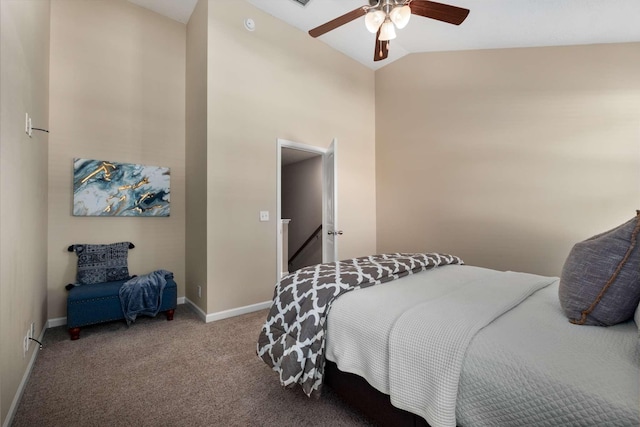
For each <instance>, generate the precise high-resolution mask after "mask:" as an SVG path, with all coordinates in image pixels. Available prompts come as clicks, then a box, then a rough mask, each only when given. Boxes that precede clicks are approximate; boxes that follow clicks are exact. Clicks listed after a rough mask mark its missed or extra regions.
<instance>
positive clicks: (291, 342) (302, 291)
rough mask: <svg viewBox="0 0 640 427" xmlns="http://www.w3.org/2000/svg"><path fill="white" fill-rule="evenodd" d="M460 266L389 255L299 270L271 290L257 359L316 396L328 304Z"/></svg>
mask: <svg viewBox="0 0 640 427" xmlns="http://www.w3.org/2000/svg"><path fill="white" fill-rule="evenodd" d="M449 264H463V261H462V260H461V259H460V258H458V257H457V256H454V255H447V254H438V253H411V254H410V253H394V254H382V255H372V256H368V257H360V258H353V259H350V260H345V261H339V262H334V263H327V264H318V265H315V266H310V267H305V268H302V269H300V270H298V271H296V272H294V273H292V274H289V275H287V276H285V277H284V278H283V279H282V280H281V281H280V282H279V283H278V284H277V286H276V289H275V291H274V296H273V304H272V305H271V310H270V312H269V315H268V317H267V321H266V322H265V324H264V326H263V327H262V331H261V332H260V336H259V338H258V344H257V354H258V356H259V357H260V358H261V359H262V360H263V361H264V362H265V363H266V364H267V365H269V366H271V367H272V368H273V370H274V371H276V372H278V374H279V375H280V384H281V385H283V386H293V385H295V384H300V385H301V386H302V389H303V390H304V392H305V393H306V394H307V395H308V396H311V395H317V394H319V392H320V390H321V387H322V379H323V374H324V348H325V340H324V337H325V322H326V318H327V314H328V313H329V309H330V308H331V303H332V302H333V300H334V299H335V298H337V297H338V296H340V295H342V294H343V293H345V292H349V291H352V290H356V289H361V288H365V287H369V286H372V285H376V284H380V283H385V282H389V281H391V280H394V279H398V278H400V277H404V276H407V275H409V274H414V273H417V272H420V271H423V270H428V269H431V268H434V267H438V266H442V265H449Z"/></svg>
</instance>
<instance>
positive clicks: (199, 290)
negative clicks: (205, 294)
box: [198, 286, 202, 298]
mask: <svg viewBox="0 0 640 427" xmlns="http://www.w3.org/2000/svg"><path fill="white" fill-rule="evenodd" d="M198 298H202V286H198Z"/></svg>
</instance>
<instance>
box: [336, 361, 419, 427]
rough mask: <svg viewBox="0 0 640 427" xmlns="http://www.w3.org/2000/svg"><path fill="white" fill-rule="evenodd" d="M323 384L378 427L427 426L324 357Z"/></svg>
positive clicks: (366, 383) (359, 378)
mask: <svg viewBox="0 0 640 427" xmlns="http://www.w3.org/2000/svg"><path fill="white" fill-rule="evenodd" d="M324 383H325V384H326V385H328V386H329V387H331V389H332V390H333V391H335V393H336V394H337V395H338V396H339V397H340V399H342V400H343V401H344V402H346V403H347V404H348V405H349V406H351V407H353V408H355V409H357V410H359V411H360V412H362V413H363V414H364V415H365V416H366V417H367V418H368V419H370V420H371V421H372V422H374V423H375V424H376V425H379V426H393V427H429V424H428V423H427V422H426V421H425V420H424V418H422V417H420V416H418V415H416V414H412V413H411V412H407V411H404V410H402V409H398V408H396V407H395V406H393V405H392V404H391V398H390V397H389V396H388V395H386V394H384V393H381V392H379V391H378V390H376V389H375V388H373V387H372V386H371V385H369V383H368V382H367V381H366V380H365V379H364V378H362V377H359V376H358V375H355V374H351V373H348V372H342V371H341V370H339V369H338V366H337V365H336V364H335V363H334V362H332V361H330V360H327V361H326V363H325V367H324Z"/></svg>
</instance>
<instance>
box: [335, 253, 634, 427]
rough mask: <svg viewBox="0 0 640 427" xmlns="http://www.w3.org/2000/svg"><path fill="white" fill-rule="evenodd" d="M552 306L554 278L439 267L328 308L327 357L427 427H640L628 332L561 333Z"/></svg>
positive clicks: (564, 328) (564, 327)
mask: <svg viewBox="0 0 640 427" xmlns="http://www.w3.org/2000/svg"><path fill="white" fill-rule="evenodd" d="M505 283H506V284H505ZM509 283H510V284H509ZM549 284H551V285H550V286H547V285H549ZM545 286H547V287H546V289H542V290H540V291H538V292H536V290H537V289H540V288H543V287H545ZM496 293H497V294H499V295H498V298H496ZM530 293H534V294H533V295H532V296H531V297H529V298H528V300H527V301H525V302H524V303H522V304H520V305H518V306H517V307H516V308H514V309H512V310H510V309H511V308H512V307H514V306H515V305H517V304H518V303H519V302H520V301H522V300H523V299H524V298H526V296H527V295H528V294H530ZM454 297H455V298H454ZM505 297H506V298H505ZM461 298H462V300H461ZM557 298H558V297H557V279H555V278H547V277H542V276H534V275H528V274H519V273H502V272H497V271H494V270H488V269H482V268H478V267H471V266H447V267H443V268H440V269H437V270H433V271H429V272H426V273H420V274H417V275H414V276H409V277H406V278H403V279H401V280H399V281H396V282H390V283H387V284H383V285H379V286H375V287H372V288H369V289H366V290H361V291H356V292H352V293H350V294H345V295H344V296H342V297H341V298H339V299H338V300H336V301H335V302H334V304H333V307H332V309H331V312H330V314H329V319H328V323H327V342H326V344H327V349H326V357H327V359H329V360H332V361H334V362H336V363H337V365H338V367H339V368H340V369H341V370H343V371H346V372H351V373H355V374H358V375H360V376H362V377H364V378H365V379H366V380H367V381H368V382H369V383H370V384H371V385H372V386H373V387H375V388H376V389H378V390H379V391H381V392H383V393H386V394H389V395H390V396H391V400H392V403H393V404H394V405H395V406H397V407H399V408H402V409H406V410H408V411H410V412H413V413H417V414H418V415H421V416H422V417H423V418H425V419H426V420H427V421H428V422H429V423H430V424H431V425H432V426H433V427H439V426H452V425H456V423H457V424H458V425H461V426H465V427H466V426H473V425H480V426H481V425H487V426H489V425H491V426H497V425H509V426H512V425H560V424H565V425H594V426H595V425H603V424H606V425H621V426H624V425H638V410H637V405H638V362H637V359H634V357H636V356H635V354H634V349H635V343H636V340H637V335H636V333H635V324H632V325H631V327H630V326H629V325H619V326H616V327H613V328H597V327H585V326H576V325H571V324H569V323H568V322H567V321H566V319H565V318H564V316H562V313H561V311H560V307H559V303H558V302H557ZM454 300H458V302H457V303H454V302H453V301H454ZM460 301H462V305H460ZM478 302H479V303H480V304H476V303H478ZM495 317H497V319H496V320H495V321H493V322H492V320H493V318H495ZM464 319H467V320H469V321H464V322H463V321H462V320H464ZM488 323H491V324H490V325H489V326H488V327H485V328H484V329H483V327H484V326H485V325H486V324H488ZM632 323H633V322H632ZM451 325H454V329H453V330H455V331H457V332H455V333H454V334H453V336H450V335H449V333H447V332H445V333H443V332H444V331H451V330H452V329H451ZM478 331H480V332H478ZM603 333H604V335H606V336H607V337H611V336H613V338H611V339H609V338H607V339H604V338H603V336H604V335H603ZM594 334H595V335H594ZM474 335H475V337H474ZM565 335H566V338H563V336H565ZM612 340H613V341H612ZM603 342H604V343H605V344H601V343H603ZM565 344H566V345H565ZM467 345H468V348H467ZM612 348H613V349H612ZM465 354H466V358H465V357H464V356H465ZM586 356H588V357H586ZM605 367H606V368H605ZM541 374H542V376H541ZM554 379H558V381H557V382H556V383H554V382H553V380H554ZM612 390H619V392H618V393H614V394H613V395H612V394H611V391H612ZM456 397H458V399H456ZM516 404H517V405H519V406H518V407H517V409H515V408H514V405H516ZM589 408H595V409H594V410H591V411H589V410H588V409H589ZM603 411H604V414H603V415H599V416H597V415H596V416H594V413H596V412H600V413H602V412H603ZM603 421H605V422H604V423H603ZM634 422H635V423H634Z"/></svg>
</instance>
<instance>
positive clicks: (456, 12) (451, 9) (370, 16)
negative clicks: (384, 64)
mask: <svg viewBox="0 0 640 427" xmlns="http://www.w3.org/2000/svg"><path fill="white" fill-rule="evenodd" d="M411 14H414V15H420V16H424V17H426V18H431V19H436V20H438V21H442V22H447V23H449V24H454V25H460V24H462V22H463V21H464V20H465V19H466V18H467V15H469V9H463V8H461V7H456V6H450V5H447V4H442V3H436V2H434V1H428V0H369V6H362V7H359V8H357V9H355V10H352V11H351V12H347V13H345V14H344V15H342V16H339V17H337V18H335V19H333V20H331V21H329V22H326V23H324V24H322V25H320V26H319V27H316V28H313V29H311V30H309V35H310V36H311V37H319V36H321V35H323V34H325V33H328V32H329V31H331V30H335V29H336V28H338V27H340V26H342V25H344V24H347V23H349V22H351V21H353V20H354V19H357V18H360V17H361V16H365V15H366V16H365V25H366V27H367V29H368V30H369V31H370V32H372V33H376V46H375V52H374V56H373V60H374V61H381V60H383V59H386V58H387V56H388V55H389V41H390V40H393V39H394V38H396V30H395V29H396V27H397V28H399V29H402V28H404V27H405V26H406V25H407V24H408V23H409V18H410V17H411Z"/></svg>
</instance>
